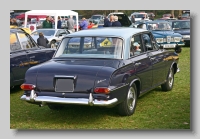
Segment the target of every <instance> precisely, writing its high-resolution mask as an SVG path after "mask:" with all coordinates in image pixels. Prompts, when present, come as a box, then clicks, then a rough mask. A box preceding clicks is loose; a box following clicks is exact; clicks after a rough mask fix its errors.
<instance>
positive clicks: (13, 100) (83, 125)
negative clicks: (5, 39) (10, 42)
mask: <svg viewBox="0 0 200 139" xmlns="http://www.w3.org/2000/svg"><path fill="white" fill-rule="evenodd" d="M179 68H180V72H179V73H177V74H175V84H174V88H173V90H172V91H170V92H162V91H161V87H158V88H156V89H154V90H152V91H150V92H149V93H147V94H145V95H144V96H142V97H140V98H139V99H138V103H137V107H136V111H135V114H133V115H132V116H128V117H121V116H119V115H118V113H117V110H116V109H108V108H101V107H89V106H68V107H66V108H65V109H63V110H60V111H52V110H50V109H49V108H48V107H47V106H45V107H39V106H37V105H33V104H29V103H27V102H25V101H22V100H20V97H21V95H22V94H23V91H21V90H20V89H19V87H16V88H15V89H12V90H11V92H10V129H155V130H156V129H190V128H191V125H190V124H191V121H190V47H183V50H182V52H181V53H180V60H179Z"/></svg>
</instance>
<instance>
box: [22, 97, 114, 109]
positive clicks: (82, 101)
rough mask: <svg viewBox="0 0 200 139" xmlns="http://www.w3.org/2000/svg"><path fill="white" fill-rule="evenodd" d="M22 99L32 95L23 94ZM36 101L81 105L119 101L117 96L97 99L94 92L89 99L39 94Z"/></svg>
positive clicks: (104, 104) (25, 99) (100, 104)
mask: <svg viewBox="0 0 200 139" xmlns="http://www.w3.org/2000/svg"><path fill="white" fill-rule="evenodd" d="M21 100H24V101H28V102H29V101H31V98H30V97H27V96H26V95H23V96H22V97H21ZM34 102H41V103H42V104H43V103H44V102H45V103H57V104H79V105H90V106H111V105H113V104H115V103H116V102H118V99H117V98H113V99H111V100H107V101H105V100H96V99H93V97H92V94H90V97H89V99H85V98H59V97H49V96H38V97H35V99H34Z"/></svg>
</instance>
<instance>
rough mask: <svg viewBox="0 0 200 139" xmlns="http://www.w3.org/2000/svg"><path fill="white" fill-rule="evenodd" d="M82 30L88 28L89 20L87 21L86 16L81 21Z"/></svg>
mask: <svg viewBox="0 0 200 139" xmlns="http://www.w3.org/2000/svg"><path fill="white" fill-rule="evenodd" d="M80 28H81V30H86V29H88V22H87V21H86V19H85V17H83V18H82V22H81V23H80Z"/></svg>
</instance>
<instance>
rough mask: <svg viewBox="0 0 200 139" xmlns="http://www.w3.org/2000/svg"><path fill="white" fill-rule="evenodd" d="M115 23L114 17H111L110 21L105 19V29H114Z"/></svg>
mask: <svg viewBox="0 0 200 139" xmlns="http://www.w3.org/2000/svg"><path fill="white" fill-rule="evenodd" d="M113 22H114V15H110V20H108V18H105V19H104V26H103V27H112V23H113Z"/></svg>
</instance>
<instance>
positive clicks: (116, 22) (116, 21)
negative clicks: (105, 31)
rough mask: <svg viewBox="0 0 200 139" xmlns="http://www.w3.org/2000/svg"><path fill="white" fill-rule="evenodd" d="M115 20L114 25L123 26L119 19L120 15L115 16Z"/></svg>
mask: <svg viewBox="0 0 200 139" xmlns="http://www.w3.org/2000/svg"><path fill="white" fill-rule="evenodd" d="M113 19H114V22H113V23H112V27H121V26H122V24H121V23H120V22H119V21H118V16H114V18H113Z"/></svg>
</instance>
